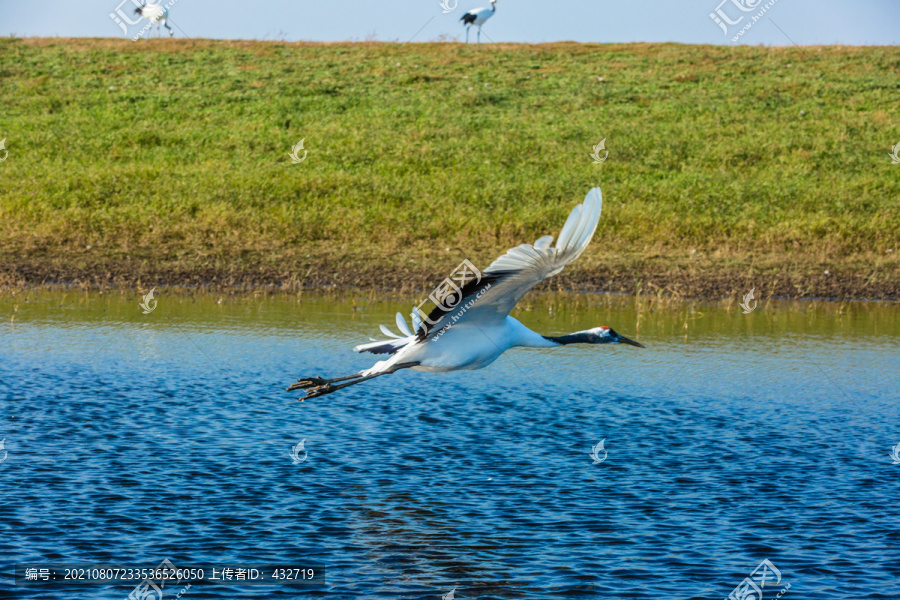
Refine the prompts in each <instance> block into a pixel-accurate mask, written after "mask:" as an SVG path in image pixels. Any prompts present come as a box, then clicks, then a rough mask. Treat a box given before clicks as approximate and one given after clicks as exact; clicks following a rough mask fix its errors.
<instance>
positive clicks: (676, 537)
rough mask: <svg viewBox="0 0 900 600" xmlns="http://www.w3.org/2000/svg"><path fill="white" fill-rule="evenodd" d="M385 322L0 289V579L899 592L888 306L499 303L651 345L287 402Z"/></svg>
mask: <svg viewBox="0 0 900 600" xmlns="http://www.w3.org/2000/svg"><path fill="white" fill-rule="evenodd" d="M397 309H403V310H408V307H405V306H404V305H402V304H396V305H395V304H391V303H374V302H365V301H360V302H358V303H357V302H353V303H352V305H351V304H350V303H348V302H344V301H343V300H342V301H340V302H336V301H333V300H328V299H320V300H304V301H303V302H290V301H281V300H272V299H253V298H244V299H227V300H225V302H224V303H222V304H219V303H217V301H216V299H215V298H199V299H192V298H178V299H175V298H166V297H165V296H163V297H162V298H160V307H159V310H158V311H157V312H154V313H152V314H150V315H142V314H141V313H140V310H139V309H138V308H137V307H136V306H135V304H134V302H132V299H131V298H118V297H113V298H109V297H98V296H96V295H90V296H83V295H82V296H78V295H72V294H70V295H65V296H63V295H59V294H57V295H50V294H45V295H43V296H34V297H30V298H28V299H23V298H22V297H21V296H19V297H15V298H11V297H2V298H0V310H2V311H3V312H2V314H0V317H2V318H4V319H6V321H7V322H6V323H3V324H2V325H0V439H3V438H5V451H6V452H7V453H8V454H7V455H6V460H5V461H3V462H2V463H0V490H2V492H0V503H2V506H0V557H2V560H0V568H2V572H3V574H2V580H0V585H2V587H3V589H6V590H7V591H8V592H9V591H11V592H12V593H13V594H14V595H15V597H19V598H54V599H55V598H70V597H71V598H92V599H95V598H96V599H107V598H110V599H113V598H114V599H124V598H126V597H127V596H128V594H129V593H130V592H131V590H132V589H133V588H134V585H135V584H134V583H120V584H116V585H108V584H83V583H82V584H72V583H65V582H63V583H60V584H57V585H49V584H42V585H30V586H24V585H22V584H21V583H20V584H14V583H13V579H12V577H11V573H12V570H13V565H15V564H17V563H26V562H27V563H117V564H130V565H143V566H145V567H147V568H149V567H155V566H156V565H158V564H159V563H160V562H161V561H162V560H163V559H168V560H170V561H171V562H172V563H173V564H175V565H176V566H182V565H184V566H188V565H192V564H207V565H209V564H218V565H223V566H227V565H236V564H238V563H244V564H246V563H256V564H275V563H280V564H290V565H294V566H296V567H310V568H314V569H315V577H314V578H313V580H312V582H311V583H307V584H304V585H302V586H290V585H286V584H278V585H260V584H256V585H248V584H243V583H242V584H238V583H227V584H213V583H201V584H196V585H194V586H192V587H191V588H190V589H188V590H187V591H186V592H184V595H183V596H182V597H183V598H198V599H199V598H225V599H228V598H253V599H258V600H259V599H267V598H299V597H304V598H306V597H327V598H360V599H363V598H365V599H370V598H403V599H419V598H421V599H425V598H429V599H438V598H441V597H442V596H443V595H445V594H447V593H448V592H450V591H451V589H454V588H455V590H456V591H455V598H457V599H459V600H464V599H467V598H479V599H482V600H488V599H493V598H498V599H499V598H504V599H506V598H534V599H550V598H642V599H643V598H646V599H648V600H649V599H652V600H659V599H662V598H673V599H690V598H709V599H722V598H726V597H727V596H728V594H729V593H731V591H732V590H733V589H734V588H735V586H737V585H738V584H739V583H741V581H742V580H743V579H744V578H745V577H748V576H749V575H750V573H751V571H753V570H754V569H755V568H756V566H757V565H758V564H759V563H760V562H761V561H762V560H763V559H769V560H770V561H771V563H772V564H774V565H775V566H776V567H777V569H778V570H779V571H780V574H781V581H780V583H779V584H778V585H773V584H771V583H770V585H767V586H766V587H765V588H764V590H763V592H764V597H765V598H775V597H776V596H777V595H778V593H779V592H780V591H781V590H782V589H784V587H785V586H786V585H787V584H790V589H789V590H788V591H786V592H785V593H784V595H783V596H782V597H784V598H798V599H799V598H804V599H805V598H817V599H823V598H841V599H845V598H858V599H863V598H866V599H868V598H886V599H887V598H889V599H892V600H896V599H897V598H900V561H898V556H900V554H898V550H900V503H898V502H897V498H898V488H900V465H894V464H892V459H891V457H890V456H889V454H890V452H891V448H892V447H893V446H894V445H896V444H898V443H900V419H898V417H900V409H898V403H897V398H898V391H900V352H898V350H900V328H898V323H900V309H898V308H897V307H896V306H888V307H885V306H880V305H869V306H866V305H857V306H855V307H854V308H853V310H852V311H850V312H839V310H838V309H836V308H834V307H828V306H826V305H820V306H818V307H815V308H810V307H809V306H805V305H803V304H802V303H797V304H790V305H784V306H774V305H772V306H766V307H761V308H760V309H759V310H758V311H757V312H755V313H752V314H751V315H743V314H741V313H740V311H739V310H738V311H735V310H733V309H726V308H722V307H714V306H708V307H701V308H700V309H693V308H692V309H690V310H688V309H684V310H682V309H671V310H669V311H668V312H667V311H666V310H663V309H660V310H658V311H656V310H655V311H653V313H652V314H650V312H648V311H644V312H643V313H642V315H639V314H638V313H637V312H636V311H635V310H634V309H633V307H631V306H630V305H629V306H624V307H617V306H610V305H603V301H602V300H599V301H594V300H590V299H588V300H587V301H585V302H584V303H583V305H582V306H581V308H580V309H577V310H574V309H573V310H571V311H568V312H566V313H565V314H561V315H559V316H558V318H557V316H556V315H551V316H547V314H548V312H549V313H552V309H551V310H549V311H544V310H542V309H541V308H540V307H537V308H535V309H534V311H533V312H524V313H523V314H521V315H518V316H519V318H520V319H521V320H522V321H523V322H525V323H526V324H529V325H535V327H536V328H538V329H541V330H542V331H546V332H548V333H560V332H564V331H567V330H574V329H583V328H586V327H591V326H595V325H599V324H609V325H613V326H614V327H615V328H616V329H617V330H619V331H620V332H621V333H623V334H625V335H629V336H632V335H634V334H635V333H636V330H639V333H640V335H639V339H640V340H641V341H642V342H643V343H645V344H646V345H647V348H646V349H645V350H641V349H637V348H633V347H628V346H622V347H569V348H564V349H560V350H555V351H552V352H547V351H535V350H518V351H513V352H511V353H508V354H507V355H505V356H504V357H501V359H500V360H499V361H498V362H497V363H495V364H494V365H492V366H491V367H489V368H488V369H485V370H481V371H476V372H464V373H451V374H425V373H415V372H403V373H398V374H396V375H392V376H389V377H383V378H380V379H378V380H375V381H372V382H368V383H366V384H363V385H360V386H357V387H354V388H350V389H347V390H343V391H341V392H338V393H336V394H333V395H331V396H326V397H322V398H316V399H313V400H310V401H307V402H305V403H299V402H297V401H296V400H295V398H296V394H288V393H286V392H284V391H283V388H284V387H286V386H287V385H288V384H290V383H291V382H292V381H293V380H295V379H296V378H297V377H298V376H301V375H313V374H322V375H325V376H329V375H341V374H347V373H351V372H355V371H357V370H359V369H360V368H363V367H365V366H367V365H369V364H370V363H371V362H372V361H371V359H368V358H366V357H364V356H359V355H356V354H354V353H352V352H351V351H350V348H351V347H352V346H353V345H355V344H356V343H359V342H361V341H365V340H366V339H367V337H368V336H374V335H376V334H377V324H378V323H383V322H384V323H390V322H391V321H392V318H391V317H390V316H389V315H390V313H391V312H392V311H394V310H397ZM698 315H699V316H698ZM11 318H12V321H11V322H10V320H11ZM600 319H602V320H604V321H605V322H602V321H601V322H597V321H598V320H600ZM682 322H684V323H685V325H686V326H682ZM698 323H701V325H698ZM537 325H541V326H542V327H537ZM301 439H305V440H306V441H305V449H306V451H307V453H308V454H307V459H306V460H305V461H304V462H302V463H301V464H293V461H292V459H291V457H290V453H291V448H292V446H294V445H295V444H297V443H298V442H299V441H300V440H301ZM601 439H603V440H605V449H606V451H607V452H608V454H607V458H606V460H604V461H603V462H602V463H600V464H597V465H595V464H593V461H592V460H591V458H590V457H589V456H588V453H589V452H590V451H591V448H592V446H594V445H595V444H596V443H597V442H599V441H600V440H601ZM2 457H3V453H2V452H0V458H2ZM180 590H181V587H171V586H168V587H167V588H166V590H165V593H166V596H165V597H166V598H174V597H175V595H176V594H177V593H178V591H180ZM750 597H755V596H750Z"/></svg>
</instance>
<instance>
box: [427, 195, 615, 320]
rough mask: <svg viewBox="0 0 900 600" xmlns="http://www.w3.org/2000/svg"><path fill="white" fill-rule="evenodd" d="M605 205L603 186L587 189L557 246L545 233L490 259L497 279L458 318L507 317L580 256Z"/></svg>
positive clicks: (491, 269)
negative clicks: (493, 259) (532, 289)
mask: <svg viewBox="0 0 900 600" xmlns="http://www.w3.org/2000/svg"><path fill="white" fill-rule="evenodd" d="M602 208H603V196H602V194H601V192H600V188H594V189H592V190H591V191H590V192H588V194H587V196H586V197H585V199H584V202H583V203H582V204H579V205H578V206H576V207H575V208H574V209H572V212H571V213H569V218H568V219H566V223H565V225H563V228H562V231H561V232H560V234H559V238H558V239H557V242H556V246H553V247H551V244H552V242H553V236H549V235H548V236H544V237H542V238H540V239H539V240H537V241H536V242H535V243H534V244H522V245H520V246H517V247H515V248H512V249H510V250H509V251H508V252H507V253H506V254H504V255H503V256H501V257H500V258H498V259H497V260H495V261H494V262H493V263H491V265H490V266H489V267H488V268H487V269H485V270H484V274H485V275H494V276H495V277H497V280H496V281H493V282H491V287H490V289H488V290H487V291H485V292H484V294H483V295H482V296H481V297H480V298H479V299H478V301H477V302H476V303H475V304H474V305H473V306H472V307H471V308H469V309H468V310H467V311H465V313H464V314H463V315H461V316H460V317H459V319H458V320H457V321H456V322H457V323H460V322H463V321H469V320H471V321H475V320H478V321H482V322H483V321H485V320H490V321H496V320H502V319H505V318H506V315H508V314H509V311H511V310H512V309H513V307H515V305H516V304H517V303H518V302H519V300H521V299H522V296H524V295H525V294H526V293H527V292H528V290H530V289H531V288H533V287H534V286H535V285H537V284H538V283H540V282H542V281H544V280H545V279H548V278H550V277H553V276H554V275H556V274H557V273H559V272H560V271H562V270H563V268H565V266H566V265H567V264H569V263H570V262H572V261H574V260H575V259H577V258H578V257H579V256H581V254H582V253H583V252H584V251H585V249H586V248H587V247H588V244H590V242H591V238H592V237H593V236H594V231H596V229H597V223H599V221H600V212H601V210H602ZM457 312H458V311H455V310H454V311H451V312H449V313H447V314H446V315H444V316H442V317H441V319H439V320H438V321H437V323H436V324H435V325H432V326H430V327H429V333H431V332H435V331H438V330H439V329H441V328H442V327H444V326H445V325H447V324H448V323H449V317H450V316H452V315H455V314H456V313H457Z"/></svg>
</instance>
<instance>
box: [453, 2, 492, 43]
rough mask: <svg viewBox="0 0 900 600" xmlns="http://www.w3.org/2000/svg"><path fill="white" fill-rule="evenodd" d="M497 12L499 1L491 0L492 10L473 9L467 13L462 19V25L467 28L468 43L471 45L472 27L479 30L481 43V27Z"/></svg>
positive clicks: (479, 41)
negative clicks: (470, 33) (470, 31)
mask: <svg viewBox="0 0 900 600" xmlns="http://www.w3.org/2000/svg"><path fill="white" fill-rule="evenodd" d="M495 12H497V0H491V7H490V8H473V9H472V10H470V11H469V12H467V13H465V14H464V15H463V16H462V17H461V18H460V21H462V24H463V25H465V26H466V43H467V44H468V43H469V29H471V27H472V25H474V26H475V28H476V29H477V30H478V43H481V26H482V25H484V24H485V22H486V21H487V20H488V19H490V18H491V17H493V16H494V13H495Z"/></svg>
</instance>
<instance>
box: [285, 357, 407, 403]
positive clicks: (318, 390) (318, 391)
mask: <svg viewBox="0 0 900 600" xmlns="http://www.w3.org/2000/svg"><path fill="white" fill-rule="evenodd" d="M418 364H419V363H418V362H408V363H402V364H399V365H394V366H393V367H391V368H390V369H388V370H387V371H382V372H381V373H374V374H372V375H359V374H357V375H351V376H348V377H342V378H339V379H332V380H325V381H326V383H325V384H323V385H320V386H316V387H314V388H311V389H309V390H308V391H307V392H306V395H305V396H303V397H302V398H300V402H303V401H304V400H309V399H310V398H316V397H317V396H324V395H325V394H330V393H332V392H336V391H338V390H340V389H343V388H345V387H350V386H351V385H356V384H357V383H362V382H363V381H368V380H370V379H375V378H376V377H381V376H382V375H390V374H391V373H396V372H397V371H399V370H400V369H409V368H410V367H415V366H417V365H418ZM347 379H351V380H352V381H349V382H347V383H342V384H340V385H332V383H333V382H335V381H342V380H347ZM298 383H299V382H298ZM294 385H297V384H294ZM291 387H292V388H293V387H294V386H291Z"/></svg>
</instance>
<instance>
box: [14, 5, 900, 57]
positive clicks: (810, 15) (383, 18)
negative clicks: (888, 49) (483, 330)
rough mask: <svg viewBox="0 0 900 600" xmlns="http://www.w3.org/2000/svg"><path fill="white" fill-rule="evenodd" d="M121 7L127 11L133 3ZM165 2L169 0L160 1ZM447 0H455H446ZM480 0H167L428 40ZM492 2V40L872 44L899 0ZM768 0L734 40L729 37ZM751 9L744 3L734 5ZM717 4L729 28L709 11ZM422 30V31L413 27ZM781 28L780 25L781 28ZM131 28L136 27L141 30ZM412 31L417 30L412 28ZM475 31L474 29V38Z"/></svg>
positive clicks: (189, 23) (215, 33) (96, 29)
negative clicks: (444, 5) (442, 1)
mask: <svg viewBox="0 0 900 600" xmlns="http://www.w3.org/2000/svg"><path fill="white" fill-rule="evenodd" d="M132 1H134V0H124V2H125V4H124V5H122V9H123V10H124V11H125V12H127V13H128V14H131V13H132V12H133V8H130V7H131V2H132ZM162 1H163V2H164V3H167V2H173V0H162ZM447 1H448V2H449V4H450V5H451V6H452V5H453V4H454V2H455V0H447ZM487 1H488V0H458V7H457V8H456V9H455V10H453V11H452V12H450V13H448V14H442V12H441V7H440V6H439V4H438V1H437V0H393V1H392V2H378V1H375V0H368V1H365V0H316V1H312V0H262V1H257V2H250V1H246V0H243V1H240V0H215V1H213V0H174V5H173V6H172V8H171V10H170V17H171V22H172V23H173V24H174V25H175V32H176V37H184V36H185V35H187V36H190V37H200V38H227V39H285V40H288V41H295V40H316V41H338V40H362V39H366V38H374V39H378V40H399V41H404V42H405V41H409V40H410V39H412V41H417V42H427V41H431V40H435V39H439V38H440V37H441V36H448V37H454V36H455V37H456V38H457V39H463V38H464V32H463V28H462V26H461V25H460V24H459V22H458V21H459V17H460V15H461V14H462V13H463V12H464V11H466V10H469V9H471V8H475V7H479V6H485V5H486V4H487ZM122 2H123V0H28V1H23V0H0V35H11V34H15V35H18V36H66V37H69V36H71V37H85V36H86V37H124V35H123V32H122V30H120V29H119V27H117V26H116V24H115V22H114V21H113V20H112V19H111V18H110V16H109V15H110V13H113V12H114V11H115V10H116V8H117V7H119V6H120V4H121V3H122ZM720 2H722V0H639V1H634V0H632V1H620V2H611V1H609V0H500V5H499V6H498V7H497V13H496V15H495V16H494V18H493V19H491V20H490V21H489V22H488V23H487V25H485V28H484V32H485V35H486V36H488V37H489V38H490V39H491V40H493V41H495V42H548V41H560V40H574V41H578V42H665V41H672V42H682V43H692V44H697V43H699V44H734V43H739V44H767V45H776V46H782V45H789V44H791V43H792V42H793V43H797V44H800V45H807V44H850V45H858V44H879V45H894V44H897V43H898V42H900V1H898V0H855V1H853V2H851V1H849V0H818V1H810V0H725V3H724V4H720ZM770 2H774V5H773V6H771V7H769V8H768V9H766V12H765V14H764V15H763V16H762V18H760V19H759V20H758V22H756V23H755V24H754V25H753V27H752V28H751V29H749V30H747V31H746V32H745V33H744V34H743V36H741V37H740V38H739V39H738V41H737V42H734V41H732V37H733V35H734V34H736V33H737V31H738V30H739V29H740V28H741V26H743V25H745V24H746V23H748V22H750V19H751V18H752V16H753V15H755V14H757V13H758V12H759V11H760V10H763V7H765V5H766V4H767V3H770ZM741 3H743V6H744V7H745V8H752V10H747V11H742V10H741V7H739V6H737V5H738V4H741ZM717 8H719V9H720V10H721V11H722V12H723V13H724V14H725V16H727V17H728V19H729V20H731V21H737V20H738V19H739V18H741V17H743V19H741V22H739V23H738V24H737V25H733V26H728V25H726V28H727V29H728V34H727V35H726V34H725V32H724V31H723V30H722V29H721V28H720V26H719V25H717V24H716V23H715V22H714V21H713V19H711V18H710V13H713V12H714V11H715V10H716V9H717ZM420 28H421V31H419V30H420ZM779 28H781V30H783V32H782V31H780V30H779ZM139 29H140V27H139V26H138V27H136V28H135V29H134V31H135V32H136V31H137V30H139ZM417 32H418V34H417ZM473 39H474V36H473Z"/></svg>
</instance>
